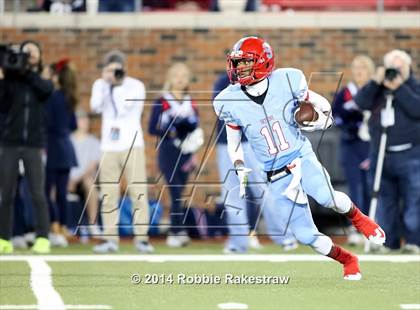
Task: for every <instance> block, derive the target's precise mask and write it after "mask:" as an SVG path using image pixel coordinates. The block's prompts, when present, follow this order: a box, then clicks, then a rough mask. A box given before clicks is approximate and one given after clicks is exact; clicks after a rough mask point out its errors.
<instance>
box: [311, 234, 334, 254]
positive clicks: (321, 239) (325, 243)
mask: <svg viewBox="0 0 420 310" xmlns="http://www.w3.org/2000/svg"><path fill="white" fill-rule="evenodd" d="M332 246H333V242H332V240H331V238H330V237H328V236H325V235H320V236H318V237H317V238H316V239H315V241H314V242H312V243H311V247H312V248H313V249H314V251H315V252H317V253H319V254H322V255H328V254H329V253H330V252H331V248H332Z"/></svg>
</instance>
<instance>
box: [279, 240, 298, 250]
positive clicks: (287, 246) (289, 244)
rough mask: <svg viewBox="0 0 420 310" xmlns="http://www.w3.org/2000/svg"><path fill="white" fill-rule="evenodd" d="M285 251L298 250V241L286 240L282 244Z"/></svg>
mask: <svg viewBox="0 0 420 310" xmlns="http://www.w3.org/2000/svg"><path fill="white" fill-rule="evenodd" d="M281 246H282V248H283V250H284V251H286V252H287V251H292V250H294V249H297V248H298V247H299V243H298V242H297V241H296V239H286V240H284V241H283V243H282V244H281Z"/></svg>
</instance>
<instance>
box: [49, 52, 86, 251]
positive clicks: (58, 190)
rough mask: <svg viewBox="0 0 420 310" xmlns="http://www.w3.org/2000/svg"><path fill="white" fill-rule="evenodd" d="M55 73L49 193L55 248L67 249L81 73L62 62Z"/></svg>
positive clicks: (53, 68)
mask: <svg viewBox="0 0 420 310" xmlns="http://www.w3.org/2000/svg"><path fill="white" fill-rule="evenodd" d="M52 70H53V75H52V79H53V82H54V85H55V89H56V90H55V91H54V93H53V94H52V95H51V97H50V98H49V99H48V103H47V107H46V115H47V134H48V140H47V170H46V171H47V172H46V182H45V193H46V196H47V201H48V205H49V209H50V218H51V234H50V241H51V245H52V246H57V247H66V246H67V245H68V243H67V240H66V236H67V235H68V232H67V225H66V224H67V223H66V212H67V186H68V182H69V174H70V169H71V168H72V167H75V166H77V159H76V154H75V151H74V147H73V144H72V142H71V140H70V134H71V132H72V131H74V130H75V129H76V128H77V124H76V117H75V114H74V111H75V109H76V106H77V104H78V101H79V98H78V95H77V74H76V71H75V69H74V67H73V66H72V65H71V63H70V61H69V60H68V59H62V60H60V61H59V62H57V63H56V64H54V65H53V66H52ZM53 193H55V199H53V197H52V196H53Z"/></svg>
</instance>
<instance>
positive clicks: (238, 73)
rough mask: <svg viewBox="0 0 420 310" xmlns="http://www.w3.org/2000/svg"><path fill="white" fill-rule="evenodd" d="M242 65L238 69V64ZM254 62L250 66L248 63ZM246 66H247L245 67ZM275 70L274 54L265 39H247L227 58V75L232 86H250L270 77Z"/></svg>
mask: <svg viewBox="0 0 420 310" xmlns="http://www.w3.org/2000/svg"><path fill="white" fill-rule="evenodd" d="M241 61H242V65H241V66H240V68H238V67H237V66H238V63H239V62H241ZM251 61H252V62H253V63H252V64H250V65H246V63H249V62H251ZM244 64H245V65H244ZM273 69H274V52H273V49H272V48H271V46H270V45H269V44H268V43H267V42H265V41H264V40H263V39H260V38H257V37H245V38H242V39H240V40H239V41H238V42H236V44H235V45H234V46H233V48H232V50H231V51H230V53H229V55H228V56H227V73H228V76H229V79H230V82H231V83H232V84H235V83H238V82H239V84H241V85H250V84H254V83H256V82H259V81H261V80H263V79H265V78H266V77H268V76H269V75H270V74H271V72H272V71H273Z"/></svg>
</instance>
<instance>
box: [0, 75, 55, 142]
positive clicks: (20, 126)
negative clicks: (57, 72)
mask: <svg viewBox="0 0 420 310" xmlns="http://www.w3.org/2000/svg"><path fill="white" fill-rule="evenodd" d="M53 89H54V86H53V83H52V82H51V81H49V80H44V79H43V78H41V76H40V75H39V73H36V72H32V71H29V72H26V73H25V75H20V74H16V73H14V72H5V79H3V80H0V113H1V114H2V116H1V117H0V118H1V119H3V120H2V124H0V125H1V127H0V145H3V146H27V147H39V148H42V147H44V146H45V124H44V123H45V102H46V101H47V99H48V97H49V96H50V95H51V93H52V92H53Z"/></svg>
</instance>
